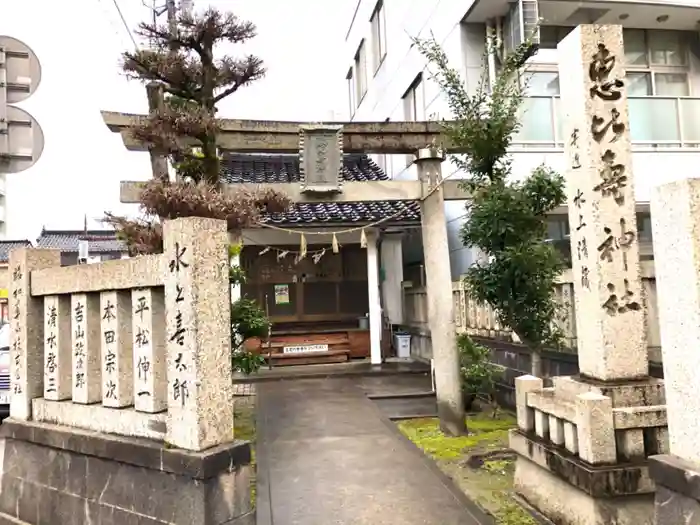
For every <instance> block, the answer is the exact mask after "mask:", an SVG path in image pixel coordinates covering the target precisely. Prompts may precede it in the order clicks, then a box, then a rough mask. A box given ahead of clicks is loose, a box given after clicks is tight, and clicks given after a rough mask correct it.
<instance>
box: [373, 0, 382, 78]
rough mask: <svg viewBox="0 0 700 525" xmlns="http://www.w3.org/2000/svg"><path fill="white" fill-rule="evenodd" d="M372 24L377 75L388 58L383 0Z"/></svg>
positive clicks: (378, 6) (380, 0) (378, 4)
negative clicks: (385, 58) (386, 57)
mask: <svg viewBox="0 0 700 525" xmlns="http://www.w3.org/2000/svg"><path fill="white" fill-rule="evenodd" d="M370 23H371V24H372V54H373V55H374V56H373V58H374V72H375V73H376V72H377V71H379V66H381V65H382V61H383V60H384V57H385V56H386V19H385V17H384V2H383V0H379V2H377V6H376V7H375V8H374V11H373V12H372V18H370Z"/></svg>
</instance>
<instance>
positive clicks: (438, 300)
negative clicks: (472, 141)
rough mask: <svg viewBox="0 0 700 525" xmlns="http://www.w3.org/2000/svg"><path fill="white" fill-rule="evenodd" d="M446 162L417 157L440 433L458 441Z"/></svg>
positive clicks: (439, 156)
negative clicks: (443, 171) (444, 179)
mask: <svg viewBox="0 0 700 525" xmlns="http://www.w3.org/2000/svg"><path fill="white" fill-rule="evenodd" d="M444 160H445V154H444V152H443V151H442V150H439V149H436V148H423V149H420V150H418V152H417V153H416V165H417V167H418V178H419V179H420V181H421V182H422V183H423V184H422V185H423V188H425V190H424V191H425V192H426V195H425V196H424V198H423V200H422V201H421V221H422V230H423V258H424V260H425V277H426V285H427V291H428V294H427V295H428V323H429V325H430V339H431V342H432V347H433V360H434V363H435V391H436V394H437V408H438V417H439V418H440V426H441V428H442V431H443V432H445V433H446V434H448V435H453V436H456V435H460V434H464V433H465V432H466V425H465V421H464V400H463V398H462V388H461V381H460V377H459V355H458V352H457V330H456V328H455V320H454V302H453V300H452V274H451V271H450V252H449V248H448V244H447V226H446V218H445V199H444V195H443V188H442V186H440V182H441V181H442V174H441V168H440V166H441V164H442V162H443V161H444Z"/></svg>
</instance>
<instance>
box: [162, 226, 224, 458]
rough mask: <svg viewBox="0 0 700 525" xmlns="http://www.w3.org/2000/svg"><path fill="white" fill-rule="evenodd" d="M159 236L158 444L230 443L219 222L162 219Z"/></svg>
mask: <svg viewBox="0 0 700 525" xmlns="http://www.w3.org/2000/svg"><path fill="white" fill-rule="evenodd" d="M163 236H164V242H163V244H164V256H165V257H166V270H165V271H166V276H165V282H164V285H165V319H166V349H167V377H168V417H167V429H166V441H167V442H168V443H170V444H171V445H174V446H177V447H179V448H183V449H188V450H193V451H200V450H204V449H206V448H210V447H213V446H215V445H219V444H221V443H226V442H230V441H232V440H233V384H232V380H233V375H232V369H231V317H230V309H231V308H230V297H229V293H230V292H229V260H228V243H229V239H228V234H227V231H226V222H225V221H220V220H215V219H204V218H198V217H188V218H181V219H175V220H172V221H167V222H165V224H164V227H163Z"/></svg>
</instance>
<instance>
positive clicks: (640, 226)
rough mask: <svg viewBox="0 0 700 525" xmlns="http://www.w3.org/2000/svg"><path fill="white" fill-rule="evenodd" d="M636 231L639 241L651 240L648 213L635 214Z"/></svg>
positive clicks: (649, 215)
mask: <svg viewBox="0 0 700 525" xmlns="http://www.w3.org/2000/svg"><path fill="white" fill-rule="evenodd" d="M637 231H638V232H639V240H640V241H641V242H651V241H652V240H653V237H652V235H651V214H650V213H638V214H637Z"/></svg>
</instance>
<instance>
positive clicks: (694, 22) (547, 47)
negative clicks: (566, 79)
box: [345, 0, 700, 278]
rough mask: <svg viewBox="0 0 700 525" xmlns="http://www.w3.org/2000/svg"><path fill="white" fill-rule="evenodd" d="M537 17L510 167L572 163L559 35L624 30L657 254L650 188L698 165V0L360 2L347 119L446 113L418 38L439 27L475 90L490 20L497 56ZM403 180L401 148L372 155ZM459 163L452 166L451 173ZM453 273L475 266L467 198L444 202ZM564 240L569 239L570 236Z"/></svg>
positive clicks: (562, 220)
mask: <svg viewBox="0 0 700 525" xmlns="http://www.w3.org/2000/svg"><path fill="white" fill-rule="evenodd" d="M538 19H539V20H540V24H541V26H540V27H541V29H540V52H539V53H538V54H537V56H536V57H534V58H533V59H532V61H531V68H530V72H529V73H528V76H529V85H528V86H529V87H528V90H529V93H528V95H529V96H528V98H527V99H526V102H525V104H524V106H525V107H524V113H523V120H522V129H521V131H520V133H519V135H518V136H517V138H516V139H515V141H514V145H513V155H514V173H515V175H516V176H523V175H526V174H528V173H529V172H530V170H532V168H534V167H535V166H537V165H539V164H541V163H545V164H547V165H548V166H550V167H552V168H553V169H558V170H563V169H564V156H563V140H564V137H563V134H562V131H561V118H560V115H559V113H560V112H559V99H558V94H559V82H558V71H557V51H556V45H557V43H558V42H559V41H560V40H561V39H562V38H563V37H564V36H566V34H567V33H568V32H569V31H570V30H571V29H572V28H573V27H575V26H576V25H578V24H582V23H596V24H620V25H622V26H623V27H624V38H625V49H626V53H625V54H626V57H625V58H626V62H627V64H628V65H627V78H628V96H629V106H630V128H631V134H632V140H633V150H634V154H633V169H634V174H635V180H636V193H637V201H638V203H639V204H638V209H639V211H640V214H639V221H638V222H639V225H638V227H639V231H640V241H642V254H643V255H642V257H643V258H650V257H651V243H650V241H651V225H650V220H649V215H648V206H647V205H645V203H647V202H648V201H649V193H650V188H651V187H653V186H655V185H657V184H660V183H663V182H666V181H669V180H672V179H676V178H681V177H683V176H687V175H688V173H689V172H692V171H694V170H697V169H698V166H699V165H700V149H698V148H699V146H700V1H698V0H695V1H693V0H645V1H633V0H618V1H612V0H603V1H597V2H586V1H578V0H577V1H572V0H465V1H460V0H379V1H377V0H358V1H357V7H356V9H355V12H354V16H353V18H352V20H351V21H349V27H348V29H347V34H346V37H345V42H346V50H345V59H346V60H347V66H348V67H347V77H346V78H347V81H348V88H347V98H348V113H349V118H350V119H351V120H356V121H357V120H359V121H368V120H371V121H382V120H398V121H401V120H426V119H430V118H433V117H438V118H449V111H448V109H447V106H446V103H445V100H444V98H443V97H442V95H441V94H440V92H439V90H438V88H437V86H436V85H435V83H434V82H433V81H432V80H431V79H430V73H429V71H428V70H427V69H426V62H425V60H424V59H423V58H422V56H421V55H420V54H419V52H418V51H417V49H416V47H415V46H412V42H411V37H412V36H418V37H421V38H429V37H430V35H431V34H432V35H433V36H434V37H435V39H436V40H437V41H438V42H440V43H441V44H442V46H443V49H445V51H446V53H447V55H448V57H449V59H450V62H451V65H452V66H453V67H455V68H457V69H459V70H460V71H461V72H462V74H463V75H464V78H465V81H466V85H467V88H468V89H469V90H470V91H471V90H473V89H475V88H476V86H477V85H478V82H479V81H480V78H481V76H482V74H483V73H484V72H485V71H487V72H491V73H492V76H493V72H494V71H495V70H496V69H497V68H498V63H499V57H498V56H494V57H491V58H490V59H489V60H488V61H487V60H485V53H486V49H487V34H491V33H492V32H491V31H487V28H493V34H495V35H496V36H497V40H498V43H500V49H501V52H507V51H508V49H511V48H512V47H513V46H514V45H517V44H518V43H519V41H520V40H521V39H522V35H528V34H530V32H531V28H532V27H533V26H534V25H535V22H536V21H537V20H538ZM375 160H376V161H377V163H378V164H379V165H380V166H382V167H383V168H384V169H385V171H386V172H387V173H389V174H390V175H392V176H393V177H395V178H409V177H415V173H414V172H413V168H407V166H408V165H409V162H410V159H407V158H406V157H404V156H381V157H379V158H376V159H375ZM452 170H453V168H452V167H451V166H449V165H448V164H445V165H444V172H445V174H449V173H450V171H452ZM446 206H447V216H448V234H449V238H450V260H451V265H452V273H453V277H455V278H456V277H457V276H459V275H460V274H461V273H463V272H464V270H465V269H466V268H467V267H468V266H469V265H470V264H471V263H472V262H473V260H474V253H472V251H471V250H468V249H465V248H464V247H463V246H462V245H461V242H460V241H459V238H458V231H459V226H460V225H461V223H462V222H463V220H464V206H463V203H461V202H448V203H447V204H446ZM567 233H568V221H567V217H566V215H565V214H561V215H557V216H554V217H553V218H552V221H551V223H550V237H551V238H552V239H554V240H558V239H564V236H565V235H566V234H567ZM415 244H416V243H415V242H408V243H405V245H406V248H407V253H406V254H405V257H406V259H405V260H406V263H407V264H410V263H411V262H412V261H419V260H420V257H421V252H420V246H419V245H418V246H416V245H415ZM563 244H564V245H568V241H567V242H565V243H563Z"/></svg>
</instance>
